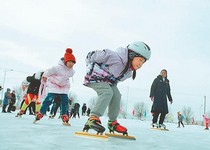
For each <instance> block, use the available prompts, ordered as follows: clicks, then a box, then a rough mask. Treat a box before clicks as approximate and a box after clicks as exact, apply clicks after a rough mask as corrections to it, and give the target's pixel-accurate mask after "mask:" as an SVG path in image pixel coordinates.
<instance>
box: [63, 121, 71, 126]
mask: <svg viewBox="0 0 210 150" xmlns="http://www.w3.org/2000/svg"><path fill="white" fill-rule="evenodd" d="M63 125H64V126H71V124H70V123H66V122H63Z"/></svg>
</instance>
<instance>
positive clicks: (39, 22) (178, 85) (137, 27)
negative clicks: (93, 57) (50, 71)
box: [0, 0, 210, 109]
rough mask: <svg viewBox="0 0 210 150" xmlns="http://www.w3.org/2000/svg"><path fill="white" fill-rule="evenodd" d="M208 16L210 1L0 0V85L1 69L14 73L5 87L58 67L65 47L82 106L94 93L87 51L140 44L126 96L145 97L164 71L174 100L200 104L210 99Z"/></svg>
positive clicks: (125, 87) (124, 89)
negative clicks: (143, 47)
mask: <svg viewBox="0 0 210 150" xmlns="http://www.w3.org/2000/svg"><path fill="white" fill-rule="evenodd" d="M209 14H210V1H209V0H194V1H191V0H170V1H168V0H115V1H113V0H104V1H102V0H101V1H99V0H88V1H85V0H83V1H82V0H74V1H73V0H61V1H56V0H30V1H29V0H18V1H16V0H7V1H0V62H1V63H0V84H1V85H2V84H3V76H4V72H5V69H7V70H10V69H13V71H6V79H5V88H7V87H10V88H12V87H14V86H16V85H19V84H20V83H21V81H22V80H23V79H24V78H25V77H26V76H28V75H32V74H33V73H34V72H36V71H39V70H45V69H47V68H49V67H52V66H53V65H57V63H58V60H59V59H60V58H61V57H63V55H64V52H65V49H66V47H71V48H72V49H73V52H74V54H75V57H76V59H77V63H76V65H75V71H76V74H75V76H74V79H73V80H71V83H72V82H73V83H72V90H73V91H74V92H76V93H77V94H78V95H79V97H80V98H79V99H80V101H84V99H88V95H91V94H92V93H93V94H95V93H94V92H93V91H92V90H90V89H88V88H86V87H84V86H82V83H83V77H84V75H85V56H86V54H87V53H88V52H89V51H92V50H97V49H104V48H108V49H111V50H115V49H117V48H118V47H125V46H127V45H128V44H129V43H132V42H134V41H143V42H145V43H147V44H148V45H149V46H150V47H151V51H152V56H151V60H149V61H148V62H146V64H145V65H144V66H143V68H142V69H141V70H139V71H138V72H137V78H136V80H135V81H132V80H131V79H129V80H128V81H126V82H124V83H120V84H119V87H120V88H121V91H122V94H123V96H124V98H125V99H127V98H126V97H127V96H128V97H129V101H130V100H132V99H138V98H140V99H146V98H147V99H148V95H149V90H150V86H151V84H152V82H153V80H154V78H155V77H156V76H157V75H158V74H159V73H160V70H161V69H163V68H165V69H167V70H168V78H169V80H170V84H171V89H172V94H173V95H172V96H173V97H174V101H177V103H181V104H182V105H184V104H186V105H189V104H191V103H194V102H198V105H199V107H202V106H201V105H202V104H203V97H204V95H206V96H207V100H208V101H209V98H210V93H209V92H210V69H209V66H210V59H209V57H210V45H209V41H210V30H209V29H210V28H209V27H210V18H209ZM87 91H88V92H87ZM90 93H91V94H90ZM126 94H128V95H127V96H126ZM132 96H133V97H132ZM130 97H132V98H130ZM185 100H186V101H185ZM85 101H86V100H85ZM136 101H139V99H138V100H136ZM209 109H210V108H209Z"/></svg>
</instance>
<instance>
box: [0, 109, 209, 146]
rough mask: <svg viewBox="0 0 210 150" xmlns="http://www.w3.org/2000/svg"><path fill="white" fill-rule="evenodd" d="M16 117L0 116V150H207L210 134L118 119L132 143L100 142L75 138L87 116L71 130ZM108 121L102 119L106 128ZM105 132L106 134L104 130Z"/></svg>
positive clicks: (197, 129)
mask: <svg viewBox="0 0 210 150" xmlns="http://www.w3.org/2000/svg"><path fill="white" fill-rule="evenodd" d="M15 115H16V113H14V112H13V113H0V150H39V149H40V150H66V149H69V150H70V149H74V150H80V149H84V150H95V149H100V150H116V149H117V150H128V149H130V148H132V149H134V150H139V149H141V150H166V149H167V150H183V149H190V150H198V149H202V150H207V149H208V150H209V149H210V131H207V130H204V127H203V126H196V125H186V126H185V128H177V124H171V123H166V125H167V127H168V129H169V130H170V131H158V130H151V129H150V121H139V120H131V119H119V120H118V121H119V122H120V123H121V124H122V125H124V126H126V127H127V128H128V133H129V134H130V135H134V136H135V137H136V140H135V141H131V140H124V139H117V138H109V139H108V140H99V139H91V138H84V137H78V136H75V135H74V132H75V131H81V130H82V128H83V125H84V123H85V122H86V120H87V117H86V116H82V117H81V118H80V119H78V118H76V119H75V118H74V119H71V120H70V122H71V124H72V126H71V127H69V126H63V125H62V122H61V120H59V119H58V118H57V117H56V118H55V119H51V120H49V119H48V117H47V116H45V117H44V118H43V119H42V120H41V121H39V122H38V123H37V124H33V123H32V122H33V120H34V116H30V115H24V116H23V117H21V118H16V117H15ZM107 120H108V118H106V117H102V118H101V121H102V124H103V125H105V126H106V124H107ZM106 131H108V130H106Z"/></svg>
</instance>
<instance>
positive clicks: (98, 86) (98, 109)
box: [90, 83, 113, 117]
mask: <svg viewBox="0 0 210 150" xmlns="http://www.w3.org/2000/svg"><path fill="white" fill-rule="evenodd" d="M90 87H91V88H92V89H94V90H95V91H96V92H97V95H98V98H97V101H96V103H95V106H93V108H92V110H91V113H90V115H91V116H97V117H101V116H103V114H104V112H105V110H106V108H107V106H108V105H109V103H110V101H111V99H112V97H113V90H112V88H111V86H110V85H109V84H108V83H92V84H90Z"/></svg>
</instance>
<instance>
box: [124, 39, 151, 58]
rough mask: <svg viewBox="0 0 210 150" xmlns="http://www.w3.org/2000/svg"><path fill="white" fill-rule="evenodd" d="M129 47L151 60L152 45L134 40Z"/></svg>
mask: <svg viewBox="0 0 210 150" xmlns="http://www.w3.org/2000/svg"><path fill="white" fill-rule="evenodd" d="M128 49H129V50H132V51H134V52H135V53H137V54H139V55H141V56H142V57H144V58H145V59H146V60H149V58H150V56H151V51H150V47H149V46H148V45H147V44H145V43H144V42H134V43H131V44H130V45H128Z"/></svg>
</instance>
